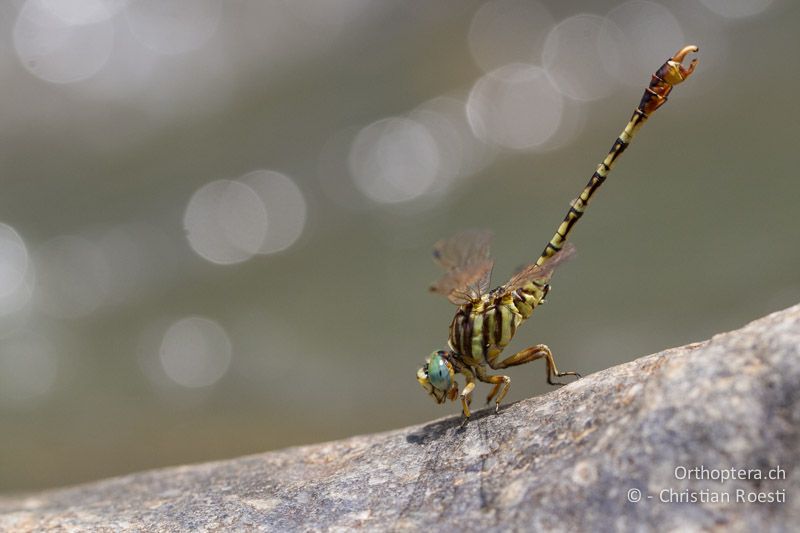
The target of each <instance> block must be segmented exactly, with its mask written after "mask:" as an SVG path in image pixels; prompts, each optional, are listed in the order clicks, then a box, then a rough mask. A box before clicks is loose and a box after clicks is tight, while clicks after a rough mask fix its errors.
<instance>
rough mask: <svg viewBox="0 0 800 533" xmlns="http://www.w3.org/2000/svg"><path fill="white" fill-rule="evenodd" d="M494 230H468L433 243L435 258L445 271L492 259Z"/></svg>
mask: <svg viewBox="0 0 800 533" xmlns="http://www.w3.org/2000/svg"><path fill="white" fill-rule="evenodd" d="M492 236H493V235H492V232H491V231H488V230H467V231H462V232H460V233H457V234H455V235H453V236H452V237H450V238H449V239H442V240H440V241H439V242H437V243H436V244H434V245H433V260H434V261H435V262H436V264H437V265H439V266H440V267H442V268H443V269H444V270H445V272H449V271H450V270H453V269H455V268H461V267H465V266H467V265H469V264H471V263H476V262H479V261H483V260H486V259H490V254H489V249H490V248H491V245H492Z"/></svg>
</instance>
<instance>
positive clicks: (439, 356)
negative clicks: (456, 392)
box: [427, 352, 455, 391]
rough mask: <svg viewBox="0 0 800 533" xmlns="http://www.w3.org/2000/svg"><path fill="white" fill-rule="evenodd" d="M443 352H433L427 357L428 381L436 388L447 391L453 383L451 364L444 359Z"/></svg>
mask: <svg viewBox="0 0 800 533" xmlns="http://www.w3.org/2000/svg"><path fill="white" fill-rule="evenodd" d="M443 353H444V352H433V353H432V354H431V356H430V359H428V369H427V370H428V381H430V384H431V385H433V386H434V387H435V388H436V389H439V390H440V391H447V390H449V389H450V386H451V385H452V384H453V374H454V373H455V372H454V370H453V365H452V364H451V363H450V361H448V360H447V359H445V357H444V355H443Z"/></svg>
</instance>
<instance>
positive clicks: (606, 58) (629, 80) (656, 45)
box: [598, 0, 686, 87]
mask: <svg viewBox="0 0 800 533" xmlns="http://www.w3.org/2000/svg"><path fill="white" fill-rule="evenodd" d="M685 43H686V39H685V37H684V33H683V29H682V28H681V24H680V22H678V19H676V18H675V16H674V15H673V14H672V13H671V12H670V11H669V9H667V8H666V7H664V6H662V5H661V4H656V3H655V2H649V1H647V0H633V1H631V2H626V3H624V4H622V5H620V6H617V7H615V8H614V9H612V10H611V11H610V12H609V13H608V15H606V18H605V21H604V23H603V26H602V29H601V31H600V35H599V38H598V47H599V50H600V58H601V60H602V65H603V66H604V67H605V68H606V70H607V71H608V72H609V73H610V74H612V75H613V76H614V77H615V78H616V79H617V80H619V81H622V82H624V83H626V84H628V85H631V86H634V87H639V86H644V85H645V84H646V83H648V81H649V80H650V75H651V74H652V73H653V71H654V70H655V69H656V67H657V66H658V65H660V64H661V63H663V62H664V61H666V60H667V58H669V56H670V55H671V54H673V53H674V52H676V51H678V50H680V49H681V48H682V47H683V46H684V45H685Z"/></svg>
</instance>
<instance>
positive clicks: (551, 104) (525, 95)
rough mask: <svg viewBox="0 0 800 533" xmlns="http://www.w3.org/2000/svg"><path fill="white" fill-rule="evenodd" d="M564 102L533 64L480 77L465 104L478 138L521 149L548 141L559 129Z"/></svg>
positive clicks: (505, 67) (542, 72) (502, 69)
mask: <svg viewBox="0 0 800 533" xmlns="http://www.w3.org/2000/svg"><path fill="white" fill-rule="evenodd" d="M563 108H564V99H563V97H562V96H561V94H560V93H559V92H558V91H557V90H556V88H555V87H554V86H553V84H552V83H550V81H549V79H548V77H547V74H546V73H545V71H544V70H543V69H542V68H540V67H537V66H535V65H528V64H524V63H515V64H512V65H506V66H504V67H501V68H499V69H497V70H493V71H492V72H490V73H488V74H486V75H484V76H483V77H481V78H480V79H479V80H478V81H477V83H475V85H474V86H473V88H472V91H470V94H469V100H468V101H467V117H468V119H469V124H470V127H471V128H472V131H473V133H474V134H475V136H477V137H478V138H480V139H482V140H484V141H486V142H491V143H494V144H497V145H499V146H502V147H505V148H511V149H515V150H524V149H530V148H536V147H538V146H541V145H543V144H545V143H546V142H547V140H548V139H550V137H552V136H553V134H554V133H555V132H556V131H557V130H558V127H559V125H560V123H561V115H562V112H563Z"/></svg>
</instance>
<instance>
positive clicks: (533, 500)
mask: <svg viewBox="0 0 800 533" xmlns="http://www.w3.org/2000/svg"><path fill="white" fill-rule="evenodd" d="M473 418H474V419H473V420H472V421H471V422H470V423H469V425H467V427H466V428H464V429H459V427H458V426H459V422H460V421H459V419H458V418H457V417H451V418H447V419H443V420H439V421H435V422H431V423H428V424H425V425H421V426H415V427H410V428H406V429H402V430H398V431H393V432H389V433H382V434H376V435H366V436H359V437H353V438H349V439H345V440H342V441H338V442H331V443H326V444H319V445H313V446H305V447H298V448H290V449H287V450H282V451H277V452H270V453H265V454H261V455H254V456H249V457H242V458H238V459H233V460H229V461H221V462H216V463H208V464H200V465H191V466H183V467H177V468H166V469H162V470H156V471H152V472H144V473H138V474H133V475H128V476H123V477H119V478H115V479H110V480H105V481H99V482H96V483H90V484H87V485H82V486H77V487H73V488H67V489H58V490H52V491H47V492H42V493H39V494H33V495H28V496H25V497H18V498H5V499H3V498H0V530H2V531H6V530H45V531H50V530H58V531H61V530H70V529H76V530H92V531H97V530H104V529H105V530H113V531H120V530H122V531H126V530H137V531H140V530H143V529H144V530H151V531H185V530H210V531H216V530H220V531H221V530H224V531H229V530H270V531H289V530H303V531H306V530H330V529H350V528H357V527H364V528H368V529H391V530H419V529H421V528H423V527H425V528H435V529H437V530H440V531H452V530H477V529H481V530H498V531H500V530H508V529H517V530H546V531H578V530H592V531H611V530H645V531H646V530H656V529H657V530H660V531H664V530H674V531H692V530H709V529H710V530H719V531H730V530H734V531H737V530H738V531H754V530H767V531H783V530H790V529H792V528H793V527H795V526H796V525H797V524H798V523H800V471H799V470H798V469H797V468H796V466H797V465H796V463H797V458H798V451H800V424H798V423H799V422H800V306H795V307H792V308H790V309H787V310H785V311H781V312H778V313H774V314H772V315H770V316H767V317H765V318H762V319H760V320H758V321H756V322H753V323H751V324H749V325H748V326H746V327H745V328H743V329H741V330H738V331H734V332H731V333H724V334H720V335H717V336H715V337H714V338H712V339H711V340H709V341H705V342H702V343H696V344H691V345H688V346H684V347H681V348H675V349H671V350H666V351H664V352H661V353H658V354H655V355H650V356H647V357H643V358H641V359H638V360H636V361H633V362H631V363H627V364H624V365H620V366H617V367H614V368H610V369H608V370H605V371H603V372H598V373H596V374H593V375H591V376H587V377H585V378H583V379H581V380H579V381H577V382H575V383H573V384H570V385H569V386H566V387H563V388H561V389H559V390H556V391H553V392H552V393H550V394H546V395H544V396H539V397H536V398H532V399H529V400H525V401H522V402H519V403H516V404H513V405H510V406H507V407H506V408H504V409H502V410H501V412H500V414H499V415H494V414H490V413H489V411H486V410H485V411H480V412H478V413H476V415H475V416H474V417H473ZM732 468H733V469H736V470H739V469H750V472H746V471H745V472H732V471H731V469H732ZM771 469H775V470H771ZM770 474H773V475H777V477H779V478H780V479H765V478H767V477H768V476H769V475H770ZM720 476H732V477H735V478H737V479H727V480H725V481H724V482H723V481H722V480H721V479H720V478H719V477H720ZM759 476H760V477H761V478H762V479H756V478H757V477H759ZM698 477H700V478H704V479H697V478H698ZM710 477H714V478H717V479H709V478H710ZM759 495H761V496H759ZM759 497H760V498H762V499H771V500H774V501H772V502H771V503H769V502H761V503H759V502H758V501H756V502H748V501H741V499H742V498H744V499H745V500H746V499H748V498H756V499H757V498H759ZM637 498H641V500H640V501H634V500H636V499H637ZM663 500H668V501H663Z"/></svg>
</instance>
